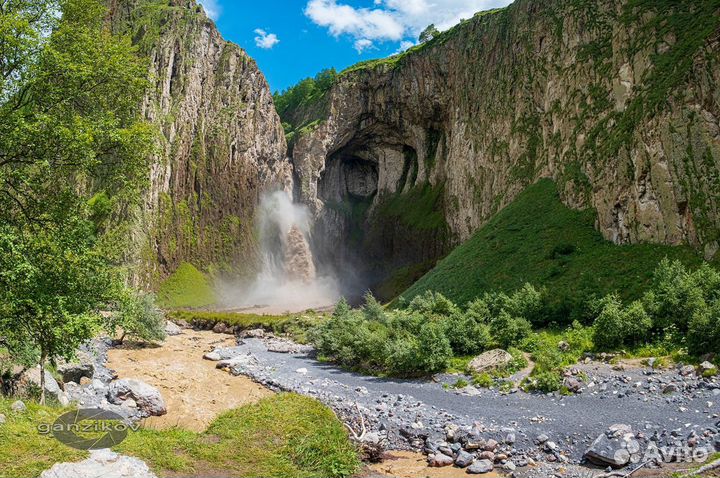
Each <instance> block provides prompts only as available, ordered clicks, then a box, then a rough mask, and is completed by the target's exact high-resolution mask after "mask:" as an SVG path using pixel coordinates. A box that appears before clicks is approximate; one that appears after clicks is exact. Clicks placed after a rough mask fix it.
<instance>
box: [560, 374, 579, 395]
mask: <svg viewBox="0 0 720 478" xmlns="http://www.w3.org/2000/svg"><path fill="white" fill-rule="evenodd" d="M563 385H564V386H565V388H567V389H568V390H569V391H571V392H572V393H578V392H579V391H580V389H581V388H582V382H580V380H578V379H576V378H575V377H565V380H563Z"/></svg>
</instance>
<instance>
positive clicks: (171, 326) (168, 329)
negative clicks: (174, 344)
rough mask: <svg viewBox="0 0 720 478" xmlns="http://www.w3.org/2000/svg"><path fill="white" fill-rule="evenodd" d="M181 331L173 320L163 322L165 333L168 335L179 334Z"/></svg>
mask: <svg viewBox="0 0 720 478" xmlns="http://www.w3.org/2000/svg"><path fill="white" fill-rule="evenodd" d="M182 333H183V331H182V329H181V328H180V327H178V326H177V324H176V323H175V322H170V321H169V320H168V321H166V322H165V334H166V335H169V336H173V335H180V334H182Z"/></svg>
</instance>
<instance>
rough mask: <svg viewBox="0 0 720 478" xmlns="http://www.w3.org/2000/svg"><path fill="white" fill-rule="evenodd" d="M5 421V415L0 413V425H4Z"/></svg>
mask: <svg viewBox="0 0 720 478" xmlns="http://www.w3.org/2000/svg"><path fill="white" fill-rule="evenodd" d="M6 421H7V418H6V417H5V415H3V414H2V413H0V425H4V424H5V422H6Z"/></svg>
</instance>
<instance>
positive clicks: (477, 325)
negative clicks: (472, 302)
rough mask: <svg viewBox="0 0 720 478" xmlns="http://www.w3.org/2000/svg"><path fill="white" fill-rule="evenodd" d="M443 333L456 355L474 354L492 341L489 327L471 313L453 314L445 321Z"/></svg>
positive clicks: (483, 349)
mask: <svg viewBox="0 0 720 478" xmlns="http://www.w3.org/2000/svg"><path fill="white" fill-rule="evenodd" d="M445 335H446V336H447V338H448V340H449V341H450V346H451V347H452V350H453V352H454V353H455V354H456V355H475V354H478V353H480V352H483V351H485V350H487V349H488V348H489V347H490V345H491V342H492V337H491V335H490V327H489V326H488V325H487V324H485V323H483V322H480V321H478V320H476V319H475V318H474V317H473V315H471V314H468V313H466V314H455V315H453V316H452V317H450V318H449V319H448V320H447V321H446V326H445Z"/></svg>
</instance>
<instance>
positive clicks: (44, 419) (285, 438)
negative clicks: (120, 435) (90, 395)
mask: <svg viewBox="0 0 720 478" xmlns="http://www.w3.org/2000/svg"><path fill="white" fill-rule="evenodd" d="M11 403H12V401H11V400H8V399H5V398H0V413H3V414H5V416H6V417H7V422H6V423H5V424H3V425H2V426H0V477H3V478H4V477H8V478H10V477H18V476H27V477H32V476H38V475H40V473H41V472H42V471H43V470H46V469H48V468H50V467H51V466H52V465H53V464H55V463H57V462H72V461H79V460H82V459H84V458H86V457H87V455H88V454H87V453H86V452H81V451H77V450H74V449H72V448H70V447H68V446H66V445H64V444H62V443H60V442H59V441H58V440H56V439H55V438H54V437H53V436H52V435H42V434H39V433H38V428H37V427H38V425H39V424H40V423H46V424H51V423H53V421H54V420H55V419H56V418H57V417H58V416H59V415H61V414H62V413H63V412H66V411H69V409H61V408H52V407H41V406H38V405H36V404H33V403H30V402H28V403H27V407H28V410H27V412H24V413H14V412H12V411H11V410H10V405H11ZM115 451H117V452H119V453H124V454H127V455H133V456H136V457H138V458H140V459H142V460H144V461H146V462H147V463H148V466H150V468H151V470H152V471H153V472H154V473H156V474H158V475H161V476H163V475H166V474H168V473H182V474H187V473H196V474H208V475H212V476H277V477H312V476H317V477H335V476H348V475H351V474H352V473H353V472H354V471H355V470H356V469H357V467H358V465H359V461H358V457H357V453H356V451H355V449H354V447H353V445H352V444H351V443H350V441H349V440H348V437H347V432H346V431H345V429H344V427H343V426H342V424H341V423H340V421H339V420H338V419H337V417H335V415H334V414H333V412H332V411H331V410H330V409H328V408H326V407H325V406H323V405H322V404H321V403H320V402H318V401H316V400H313V399H311V398H307V397H302V396H300V395H295V394H279V395H274V396H272V397H269V398H266V399H263V400H261V401H260V402H258V403H256V404H253V405H247V406H244V407H241V408H237V409H235V410H231V411H229V412H227V413H225V414H223V415H221V416H220V417H218V418H217V419H216V420H215V421H214V422H213V423H212V424H211V425H210V427H209V428H208V430H206V431H205V432H203V433H194V432H190V431H185V430H180V429H170V430H145V429H141V430H139V431H137V432H132V431H131V432H130V433H129V434H128V437H127V438H126V440H125V441H124V442H123V443H122V444H120V445H119V446H118V447H116V448H115Z"/></svg>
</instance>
